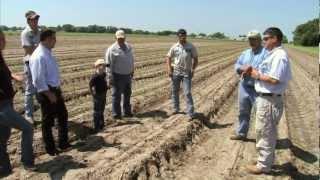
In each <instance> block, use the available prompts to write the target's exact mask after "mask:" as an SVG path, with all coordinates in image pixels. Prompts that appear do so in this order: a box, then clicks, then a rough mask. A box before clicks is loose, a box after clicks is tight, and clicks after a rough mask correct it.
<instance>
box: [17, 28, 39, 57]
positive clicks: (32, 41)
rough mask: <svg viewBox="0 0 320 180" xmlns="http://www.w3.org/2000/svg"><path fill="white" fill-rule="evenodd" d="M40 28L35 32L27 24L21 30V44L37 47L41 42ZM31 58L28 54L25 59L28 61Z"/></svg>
mask: <svg viewBox="0 0 320 180" xmlns="http://www.w3.org/2000/svg"><path fill="white" fill-rule="evenodd" d="M40 33H41V31H40V29H38V31H37V32H34V31H33V30H32V29H31V28H30V26H27V27H26V28H25V29H24V30H23V31H22V32H21V45H22V47H37V46H38V45H39V43H40ZM29 58H30V56H29V55H26V57H25V58H24V61H28V60H29Z"/></svg>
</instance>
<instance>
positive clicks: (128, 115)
mask: <svg viewBox="0 0 320 180" xmlns="http://www.w3.org/2000/svg"><path fill="white" fill-rule="evenodd" d="M123 117H126V118H131V117H133V114H132V113H128V114H125V115H124V116H123Z"/></svg>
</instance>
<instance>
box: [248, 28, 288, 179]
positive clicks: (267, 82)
mask: <svg viewBox="0 0 320 180" xmlns="http://www.w3.org/2000/svg"><path fill="white" fill-rule="evenodd" d="M282 38H283V34H282V32H281V30H280V29H279V28H276V27H271V28H268V29H267V30H266V31H265V32H264V37H263V40H264V42H265V48H266V49H268V51H269V52H268V54H267V55H266V58H265V59H264V60H263V62H262V63H261V64H260V65H259V67H258V68H257V69H256V68H253V67H250V68H249V70H248V71H247V72H248V74H250V76H251V77H252V78H254V79H256V82H255V89H256V91H257V93H258V98H257V101H256V106H257V112H256V134H257V138H256V148H257V151H258V160H257V163H256V165H249V166H247V170H248V172H249V173H251V174H262V173H269V172H270V171H271V166H272V165H273V162H274V159H275V147H276V142H277V125H278V123H279V121H280V119H281V116H282V113H283V95H284V92H285V90H286V88H287V86H288V82H289V80H290V79H291V78H292V77H291V68H290V60H289V57H288V54H287V52H286V51H285V50H284V48H283V47H282V46H281V42H282Z"/></svg>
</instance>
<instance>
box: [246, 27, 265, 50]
mask: <svg viewBox="0 0 320 180" xmlns="http://www.w3.org/2000/svg"><path fill="white" fill-rule="evenodd" d="M247 38H248V41H249V45H250V47H251V48H252V49H253V50H255V49H257V48H259V47H261V42H262V39H261V34H260V33H259V31H256V30H252V31H250V32H249V33H248V34H247Z"/></svg>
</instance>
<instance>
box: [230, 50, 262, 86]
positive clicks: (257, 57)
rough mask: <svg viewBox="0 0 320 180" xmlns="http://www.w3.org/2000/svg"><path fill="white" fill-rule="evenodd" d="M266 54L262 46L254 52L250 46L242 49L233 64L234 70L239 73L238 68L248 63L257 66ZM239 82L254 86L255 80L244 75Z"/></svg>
mask: <svg viewBox="0 0 320 180" xmlns="http://www.w3.org/2000/svg"><path fill="white" fill-rule="evenodd" d="M266 54H267V50H266V49H265V48H263V47H261V48H260V49H259V50H258V52H257V53H256V54H255V53H254V52H253V50H252V48H250V49H247V50H245V51H243V52H242V53H241V55H240V56H239V58H238V59H237V62H236V64H235V70H236V72H237V73H239V69H240V68H241V66H243V65H249V66H252V67H253V68H258V66H259V65H260V64H261V62H262V61H263V60H264V58H265V56H266ZM241 82H242V83H243V84H245V85H247V86H252V87H254V82H255V80H254V79H253V78H251V77H250V76H244V77H243V78H242V79H241Z"/></svg>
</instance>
